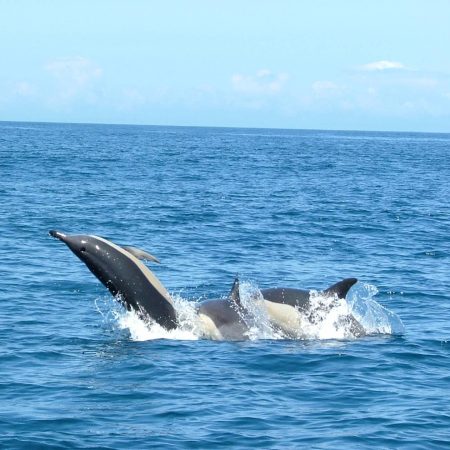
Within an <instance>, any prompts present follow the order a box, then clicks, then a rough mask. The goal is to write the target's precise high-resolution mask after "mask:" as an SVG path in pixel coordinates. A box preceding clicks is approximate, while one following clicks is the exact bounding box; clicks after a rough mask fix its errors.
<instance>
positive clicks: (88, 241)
mask: <svg viewBox="0 0 450 450" xmlns="http://www.w3.org/2000/svg"><path fill="white" fill-rule="evenodd" d="M49 234H50V235H51V236H53V237H55V238H57V239H59V240H60V241H62V242H64V243H65V244H66V245H67V246H68V247H69V248H70V250H72V252H73V253H74V254H75V255H76V256H77V257H78V258H80V259H81V260H82V261H83V262H84V263H85V264H86V266H87V267H88V268H89V270H90V271H91V272H92V273H93V274H94V275H95V276H96V277H97V278H98V279H99V280H100V281H101V282H102V283H103V284H104V285H105V286H106V287H107V288H108V290H109V291H110V292H111V294H112V295H113V296H115V297H116V298H117V299H118V300H119V301H120V302H121V303H122V304H124V305H125V306H126V308H127V309H128V310H134V311H136V312H137V313H138V315H139V316H140V317H141V318H143V319H144V320H145V319H153V320H154V321H155V322H157V323H158V324H159V325H161V326H162V327H164V328H165V329H167V330H172V329H174V328H177V326H178V322H177V315H176V311H175V308H174V304H173V301H172V299H171V297H170V295H169V293H168V292H167V290H166V288H165V287H164V286H163V285H162V283H161V282H160V281H159V280H158V278H157V277H156V276H155V274H154V273H153V272H152V271H151V270H150V269H149V268H148V267H147V266H146V265H144V264H143V263H142V262H141V261H140V260H141V259H147V260H150V261H155V262H159V261H158V260H157V259H156V258H155V257H154V256H152V255H150V254H149V253H147V252H145V251H143V250H140V249H137V248H135V247H123V246H122V247H121V246H119V245H117V244H114V243H113V242H110V241H108V240H107V239H104V238H102V237H99V236H93V235H66V234H64V233H61V232H59V231H55V230H51V231H50V232H49ZM356 281H357V280H356V278H348V279H345V280H342V281H340V282H339V283H336V284H335V285H333V286H331V287H330V288H328V289H326V290H325V291H322V292H321V295H323V296H324V297H337V298H345V296H346V295H347V292H348V290H349V289H350V288H351V286H353V284H355V283H356ZM261 294H262V299H263V301H264V306H265V308H266V310H267V313H268V317H269V320H270V322H271V324H272V325H273V326H274V327H276V328H278V329H280V330H282V331H283V333H285V334H286V335H288V336H297V335H298V332H299V330H298V327H299V326H300V323H299V318H298V317H299V316H298V314H299V313H306V312H308V311H309V309H310V307H311V295H310V291H306V290H301V289H292V288H273V289H263V290H262V291H261ZM331 307H332V306H330V309H331ZM245 314H246V310H245V307H244V306H243V305H242V304H241V300H240V295H239V280H238V279H236V280H235V282H234V284H233V287H232V289H231V291H230V294H229V295H228V297H227V298H222V299H215V300H206V301H204V302H202V303H200V304H199V305H198V307H197V315H198V318H199V320H200V326H201V329H202V332H203V334H204V335H205V336H207V337H210V338H212V339H227V340H240V339H246V338H248V331H249V328H248V325H247V324H246V322H245V320H244V316H245ZM345 320H346V321H347V323H349V324H350V327H351V328H350V329H351V331H352V333H353V334H354V335H355V336H361V335H363V334H364V329H363V328H362V326H361V325H360V324H359V323H358V322H357V321H356V319H355V318H354V317H353V316H352V315H348V316H346V317H345Z"/></svg>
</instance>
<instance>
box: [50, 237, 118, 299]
mask: <svg viewBox="0 0 450 450" xmlns="http://www.w3.org/2000/svg"><path fill="white" fill-rule="evenodd" d="M49 234H50V236H53V237H54V238H56V239H59V240H60V241H62V242H64V243H65V244H66V245H67V247H69V249H70V250H72V252H73V253H74V254H75V255H76V256H77V257H78V258H80V259H81V261H83V262H84V263H85V264H86V266H87V267H88V268H89V270H90V271H91V272H92V273H93V274H94V275H95V276H96V277H97V278H98V279H99V280H100V281H101V282H102V283H103V284H104V285H105V286H106V287H107V288H108V289H109V290H110V291H111V292H112V294H113V295H116V294H118V293H119V289H118V287H117V286H115V284H114V279H115V276H114V275H115V273H114V271H117V270H116V269H115V266H114V265H113V264H111V259H116V258H117V255H114V253H117V250H116V249H114V247H113V246H112V245H110V243H108V242H107V241H106V242H105V240H103V239H102V238H99V237H97V236H91V235H87V234H76V235H67V234H64V233H61V232H60V231H56V230H51V231H50V232H49ZM115 256H116V258H115Z"/></svg>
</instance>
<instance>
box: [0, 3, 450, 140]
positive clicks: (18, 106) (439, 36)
mask: <svg viewBox="0 0 450 450" xmlns="http://www.w3.org/2000/svg"><path fill="white" fill-rule="evenodd" d="M0 57H1V60H0V120H2V121H40V122H82V123H91V122H93V123H128V124H149V125H188V126H194V125H195V126H231V127H261V128H266V127H269V128H297V129H342V130H386V131H430V132H450V1H448V0H432V1H429V0H423V1H416V0H396V1H392V0H390V1H385V0H341V1H336V0H314V1H312V0H308V1H306V0H295V1H294V0H293V1H289V0H278V1H276V0H272V1H267V0H258V1H257V0H239V1H235V0H226V1H219V0H216V1H214V0H208V1H206V0H189V1H181V0H180V1H176V0H164V1H161V0H159V1H152V0H147V1H144V0H127V1H125V0H122V1H117V0H116V1H115V0H108V1H105V0H89V1H87V0H65V1H57V0H53V1H50V0H39V1H33V0H29V1H25V0H0Z"/></svg>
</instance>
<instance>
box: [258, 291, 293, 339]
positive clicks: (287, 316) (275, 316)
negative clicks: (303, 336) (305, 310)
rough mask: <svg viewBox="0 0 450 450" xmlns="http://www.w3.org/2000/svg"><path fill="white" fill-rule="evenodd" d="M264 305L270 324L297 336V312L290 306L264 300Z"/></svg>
mask: <svg viewBox="0 0 450 450" xmlns="http://www.w3.org/2000/svg"><path fill="white" fill-rule="evenodd" d="M264 307H265V308H266V311H267V315H268V316H269V320H270V322H271V324H272V325H274V326H275V327H276V328H279V329H281V330H282V331H283V332H284V333H286V334H287V335H289V336H292V335H294V336H297V335H298V334H299V333H300V330H301V319H300V314H299V312H298V311H297V310H296V309H295V308H294V307H292V306H289V305H285V304H283V303H275V302H270V301H268V300H264Z"/></svg>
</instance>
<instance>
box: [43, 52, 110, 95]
mask: <svg viewBox="0 0 450 450" xmlns="http://www.w3.org/2000/svg"><path fill="white" fill-rule="evenodd" d="M44 68H45V70H46V71H47V72H48V73H50V74H51V75H52V77H53V78H54V79H55V80H56V82H57V85H56V91H57V95H56V100H58V101H68V100H70V99H72V98H73V97H76V96H78V95H79V94H81V93H86V92H88V91H89V90H90V88H91V87H92V85H93V84H94V82H95V81H96V80H97V79H99V78H100V77H101V76H102V69H101V68H100V67H99V66H97V65H96V64H95V63H94V62H92V61H90V60H89V59H87V58H84V57H82V56H75V57H68V58H59V59H56V60H54V61H51V62H49V63H47V64H46V65H45V66H44Z"/></svg>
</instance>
